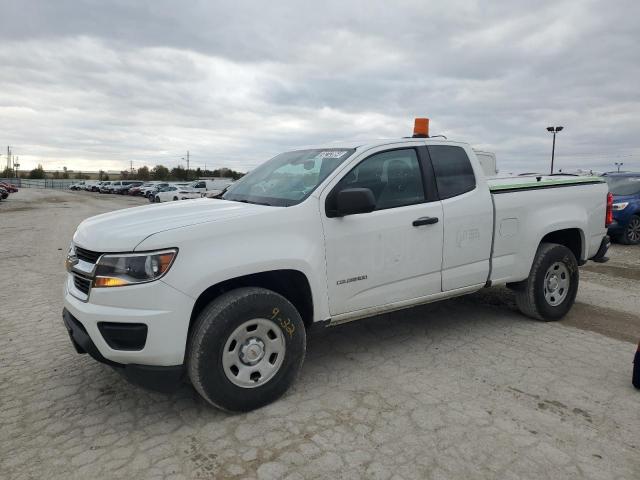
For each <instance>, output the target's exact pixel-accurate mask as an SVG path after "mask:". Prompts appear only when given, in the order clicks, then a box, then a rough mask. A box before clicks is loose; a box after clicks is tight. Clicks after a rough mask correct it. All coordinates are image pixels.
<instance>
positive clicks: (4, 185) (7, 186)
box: [0, 182, 18, 193]
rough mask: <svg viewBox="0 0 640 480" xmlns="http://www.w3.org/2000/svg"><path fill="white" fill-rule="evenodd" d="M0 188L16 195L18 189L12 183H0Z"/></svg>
mask: <svg viewBox="0 0 640 480" xmlns="http://www.w3.org/2000/svg"><path fill="white" fill-rule="evenodd" d="M0 187H2V188H4V189H5V190H6V191H7V192H9V193H16V192H17V191H18V187H16V186H15V185H13V184H12V183H6V182H0Z"/></svg>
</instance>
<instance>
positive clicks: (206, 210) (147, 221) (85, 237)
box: [73, 198, 277, 252]
mask: <svg viewBox="0 0 640 480" xmlns="http://www.w3.org/2000/svg"><path fill="white" fill-rule="evenodd" d="M272 208H277V207H268V206H264V205H254V204H248V203H239V202H230V201H226V200H214V199H208V198H201V199H197V200H183V201H180V202H168V203H162V204H153V205H146V206H142V207H134V208H125V209H123V210H116V211H115V212H109V213H105V214H102V215H97V216H95V217H91V218H88V219H86V220H85V221H83V222H82V223H81V224H80V225H79V226H78V229H77V230H76V233H75V235H74V236H73V241H74V243H75V244H76V245H79V246H81V247H83V248H86V249H89V250H93V251H96V252H127V251H133V250H134V249H135V248H136V246H137V245H138V244H140V242H142V241H143V240H144V239H145V238H147V237H148V236H150V235H153V234H154V233H158V232H163V231H166V230H173V229H176V228H183V227H187V226H190V225H195V224H200V223H210V222H217V221H222V220H225V219H229V218H235V217H240V216H250V215H256V214H258V213H261V212H264V211H265V209H267V210H270V209H272ZM171 246H172V245H167V247H171Z"/></svg>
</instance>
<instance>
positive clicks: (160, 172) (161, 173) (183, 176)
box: [120, 165, 244, 181]
mask: <svg viewBox="0 0 640 480" xmlns="http://www.w3.org/2000/svg"><path fill="white" fill-rule="evenodd" d="M243 175H244V173H242V172H237V171H235V170H231V169H230V168H216V169H215V170H203V169H201V168H196V169H195V170H188V171H187V169H186V168H184V167H182V166H177V167H174V168H172V169H171V170H169V169H168V168H167V167H165V166H164V165H156V166H155V167H153V168H151V169H149V167H147V166H144V167H140V168H138V170H136V171H135V172H133V173H132V172H130V171H128V170H122V171H121V172H120V178H122V179H123V180H176V181H185V180H186V181H188V180H195V179H196V178H202V177H224V178H232V179H234V180H237V179H239V178H240V177H242V176H243Z"/></svg>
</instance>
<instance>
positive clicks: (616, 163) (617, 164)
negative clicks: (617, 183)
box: [613, 162, 624, 173]
mask: <svg viewBox="0 0 640 480" xmlns="http://www.w3.org/2000/svg"><path fill="white" fill-rule="evenodd" d="M613 164H614V165H615V166H616V167H618V173H620V167H621V166H622V165H624V162H613Z"/></svg>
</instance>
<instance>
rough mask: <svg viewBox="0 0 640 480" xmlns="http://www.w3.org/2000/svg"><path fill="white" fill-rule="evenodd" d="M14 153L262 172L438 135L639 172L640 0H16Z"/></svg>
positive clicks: (27, 158) (4, 94)
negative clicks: (273, 163)
mask: <svg viewBox="0 0 640 480" xmlns="http://www.w3.org/2000/svg"><path fill="white" fill-rule="evenodd" d="M0 19H2V21H1V22H0V154H5V156H3V157H0V165H4V164H5V162H6V145H12V146H13V149H14V153H15V154H17V155H19V158H20V163H21V164H22V166H23V167H26V168H33V167H34V166H35V165H36V164H37V163H41V164H42V165H43V166H44V167H45V169H61V168H62V167H63V166H67V167H68V168H71V169H84V170H98V169H105V170H107V169H108V170H121V169H124V168H128V167H129V162H130V161H133V165H134V167H137V166H142V165H145V164H146V165H149V166H153V165H155V164H159V163H161V164H164V165H167V166H169V167H172V166H176V165H177V164H179V163H184V162H182V160H181V158H182V157H184V156H185V155H186V151H187V150H189V151H190V154H191V159H192V166H195V167H197V166H201V167H204V165H205V164H206V166H207V167H209V168H211V167H221V166H226V167H231V168H235V169H239V170H247V169H250V168H253V167H255V166H256V165H257V164H259V163H260V162H262V161H264V160H265V159H267V158H269V157H271V156H273V155H274V154H276V153H278V152H280V151H282V150H285V149H289V148H292V147H297V146H302V145H309V144H319V143H324V142H328V141H334V140H341V139H352V138H355V139H361V138H388V137H399V136H405V135H409V134H410V133H411V129H412V123H413V118H414V117H415V116H428V117H430V118H431V119H432V120H431V130H432V133H433V134H436V133H442V134H445V135H447V136H448V137H449V138H450V139H456V140H461V141H467V142H469V143H471V144H472V145H474V146H477V147H480V148H483V149H488V150H492V151H495V152H496V153H497V155H498V161H499V164H500V167H501V170H502V171H503V172H507V171H543V170H546V169H547V168H548V164H549V157H550V150H551V135H550V134H549V133H547V132H546V130H545V127H547V126H548V125H563V126H564V127H565V130H564V131H563V132H562V133H560V134H559V136H558V145H557V150H556V153H557V156H556V162H557V166H558V167H559V168H564V169H571V168H577V167H583V168H594V169H612V168H614V167H613V164H614V162H624V164H625V167H624V168H627V167H628V168H629V169H636V170H640V87H639V85H640V27H638V22H639V21H640V20H639V19H640V2H638V1H637V0H628V1H627V0H615V1H589V0H573V1H563V0H553V1H544V0H538V1H536V2H531V1H521V0H509V1H504V2H489V1H472V0H460V1H458V0H445V1H441V2H439V1H433V0H431V1H424V0H419V1H397V2H388V1H380V2H377V1H373V0H367V1H360V0H352V1H344V0H342V1H337V2H334V1H326V0H323V1H321V2H313V3H312V2H298V1H276V2H265V1H264V0H262V1H255V2H254V1H244V0H235V1H234V2H223V1H218V2H214V1H186V0H185V1H182V2H177V1H161V0H148V1H141V0H140V1H136V0H122V1H107V0H93V1H82V0H75V1H72V0H56V1H51V0H41V1H36V0H33V1H32V0H0Z"/></svg>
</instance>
